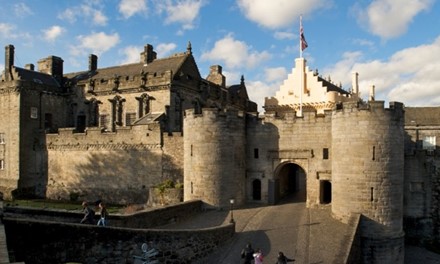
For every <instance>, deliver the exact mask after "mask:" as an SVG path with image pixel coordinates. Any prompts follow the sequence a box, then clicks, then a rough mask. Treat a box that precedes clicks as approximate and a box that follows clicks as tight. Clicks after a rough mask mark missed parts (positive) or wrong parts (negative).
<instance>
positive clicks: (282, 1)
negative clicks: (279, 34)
mask: <svg viewBox="0 0 440 264" xmlns="http://www.w3.org/2000/svg"><path fill="white" fill-rule="evenodd" d="M237 4H238V6H239V7H240V10H241V11H242V12H243V14H244V15H245V16H246V18H247V19H249V20H251V21H254V22H256V23H258V24H259V25H261V26H263V27H266V28H271V29H275V28H282V27H289V26H291V25H292V23H295V22H297V21H298V20H299V17H300V15H301V14H303V15H306V14H308V13H311V12H312V11H314V10H316V9H320V8H323V7H326V6H328V5H329V4H330V2H329V1H325V0H309V1H292V0H271V1H268V0H237Z"/></svg>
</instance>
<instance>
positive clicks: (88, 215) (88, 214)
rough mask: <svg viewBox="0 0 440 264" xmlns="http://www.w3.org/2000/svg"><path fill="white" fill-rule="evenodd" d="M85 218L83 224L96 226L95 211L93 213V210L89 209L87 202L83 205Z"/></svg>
mask: <svg viewBox="0 0 440 264" xmlns="http://www.w3.org/2000/svg"><path fill="white" fill-rule="evenodd" d="M82 207H83V212H84V217H83V219H82V220H81V222H80V223H81V224H91V225H94V224H95V211H93V209H92V208H90V207H89V204H88V203H87V202H83V203H82Z"/></svg>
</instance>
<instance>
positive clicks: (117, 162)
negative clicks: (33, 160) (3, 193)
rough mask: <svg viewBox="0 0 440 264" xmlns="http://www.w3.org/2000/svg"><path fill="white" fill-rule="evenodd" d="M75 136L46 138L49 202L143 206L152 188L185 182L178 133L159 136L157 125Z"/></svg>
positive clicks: (65, 132) (63, 132)
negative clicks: (72, 199)
mask: <svg viewBox="0 0 440 264" xmlns="http://www.w3.org/2000/svg"><path fill="white" fill-rule="evenodd" d="M74 132H75V130H74V129H73V128H63V129H59V130H58V134H47V137H46V138H47V142H46V146H47V155H48V167H49V170H48V186H47V194H46V197H47V198H49V199H60V198H62V199H69V198H70V197H71V196H72V195H74V196H79V198H80V199H82V200H90V201H93V200H98V199H103V200H105V201H107V202H108V203H117V204H124V203H128V202H132V201H137V202H138V203H146V202H147V200H148V189H149V188H150V187H152V186H153V185H156V184H158V183H160V182H163V181H164V180H165V179H172V180H174V181H180V182H182V181H183V169H182V167H183V165H182V161H180V160H179V158H178V157H179V155H181V152H182V149H183V137H182V133H170V134H169V133H162V132H161V129H160V125H159V124H149V125H136V126H132V127H121V128H117V129H116V131H115V132H105V131H103V130H102V129H101V128H97V127H96V128H87V129H86V131H85V132H84V133H74ZM165 144H166V147H164V145H165Z"/></svg>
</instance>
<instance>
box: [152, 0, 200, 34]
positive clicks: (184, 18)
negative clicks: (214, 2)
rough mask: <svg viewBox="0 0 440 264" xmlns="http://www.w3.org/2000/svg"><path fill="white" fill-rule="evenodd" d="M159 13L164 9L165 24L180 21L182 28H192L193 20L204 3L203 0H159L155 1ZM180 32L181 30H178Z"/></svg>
mask: <svg viewBox="0 0 440 264" xmlns="http://www.w3.org/2000/svg"><path fill="white" fill-rule="evenodd" d="M156 4H157V8H158V11H159V13H161V12H163V11H165V12H166V14H167V17H166V18H165V23H166V24H171V23H180V24H182V29H183V30H190V29H193V28H194V21H195V20H196V18H197V17H198V16H199V13H200V9H201V8H202V7H203V5H204V1H203V0H174V1H173V0H167V1H164V0H159V1H156ZM180 34H182V32H180Z"/></svg>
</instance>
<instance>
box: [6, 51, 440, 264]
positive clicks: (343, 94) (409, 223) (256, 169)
mask: <svg viewBox="0 0 440 264" xmlns="http://www.w3.org/2000/svg"><path fill="white" fill-rule="evenodd" d="M14 52H15V50H14V46H12V45H8V46H6V47H5V69H4V73H3V75H2V79H1V80H2V81H1V83H0V110H1V112H2V117H1V119H0V192H1V194H2V195H3V198H5V199H11V198H15V197H20V196H29V195H31V196H36V197H46V198H49V199H69V198H71V197H72V196H80V197H82V198H83V199H88V200H93V199H104V200H106V201H108V202H113V203H133V202H136V203H139V202H146V201H147V200H148V190H149V189H150V188H151V187H153V186H154V185H156V184H158V183H160V182H163V181H164V180H167V179H171V180H173V181H175V182H183V184H184V200H192V199H200V200H202V201H203V202H204V203H205V205H206V207H211V208H225V207H228V206H229V203H230V199H234V201H235V203H236V204H238V205H243V204H245V203H247V202H260V203H263V204H276V203H277V202H278V201H279V200H280V199H282V198H283V197H285V196H286V195H288V194H293V195H295V199H296V200H297V201H301V202H305V203H306V205H307V206H308V207H318V208H319V207H331V212H332V215H333V217H334V218H336V219H338V220H340V221H342V222H345V223H348V222H349V221H350V219H351V217H352V216H353V215H354V214H361V215H362V221H361V224H360V226H359V229H360V230H361V231H360V234H361V241H362V243H361V249H362V258H363V261H364V263H372V262H378V263H403V261H404V243H405V238H406V239H407V240H416V241H430V240H434V239H438V238H439V235H440V234H439V228H440V216H439V210H438V209H439V206H440V193H439V190H440V177H439V175H440V174H439V173H438V171H437V167H438V166H437V164H438V161H439V159H438V158H437V151H436V150H437V145H436V137H437V136H438V135H439V134H440V118H438V116H440V115H439V113H440V108H436V107H418V108H415V107H405V106H404V105H403V104H402V103H399V102H391V103H390V104H389V107H386V106H385V105H384V102H383V101H377V100H375V98H374V97H375V96H374V88H372V92H371V94H370V96H369V100H367V101H364V100H362V99H361V98H360V93H359V87H358V74H357V73H353V76H352V80H353V81H352V87H351V89H350V90H349V91H347V90H344V89H342V88H341V87H340V86H338V85H335V84H334V83H332V82H331V81H330V80H328V79H325V78H322V77H321V76H319V74H318V73H317V72H316V71H311V70H310V69H309V68H308V67H307V65H306V60H305V59H303V58H298V59H296V60H295V67H294V69H293V70H292V72H291V74H289V75H288V76H287V79H286V81H285V82H284V84H283V85H282V86H281V87H280V90H279V91H278V92H277V93H276V95H275V96H274V97H270V98H266V100H265V105H264V109H265V113H264V115H259V114H258V112H257V105H256V103H254V102H252V101H251V100H250V99H249V96H248V94H247V90H246V85H245V81H244V78H243V77H242V79H241V82H240V83H239V84H236V85H232V86H226V80H225V76H224V75H223V74H222V67H221V66H219V65H213V66H211V68H210V73H209V75H208V76H207V77H206V78H202V77H201V75H200V72H199V70H198V67H197V64H196V62H195V59H194V57H193V54H192V48H191V44H190V43H189V44H188V46H187V49H186V51H185V52H182V53H177V54H174V55H172V56H170V57H167V58H157V55H156V52H155V51H154V50H153V47H152V46H151V45H146V46H145V47H144V50H143V52H142V53H141V54H140V59H139V62H138V63H133V64H127V65H120V66H115V67H108V68H98V57H97V56H96V55H93V54H91V55H90V56H89V67H88V69H87V70H86V71H82V72H76V73H67V74H66V73H64V72H63V60H62V59H61V58H59V57H56V56H50V57H48V58H45V59H42V60H40V61H38V70H35V66H34V65H33V64H28V65H26V66H25V68H20V67H16V66H14Z"/></svg>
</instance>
